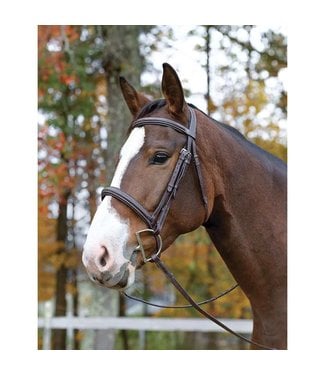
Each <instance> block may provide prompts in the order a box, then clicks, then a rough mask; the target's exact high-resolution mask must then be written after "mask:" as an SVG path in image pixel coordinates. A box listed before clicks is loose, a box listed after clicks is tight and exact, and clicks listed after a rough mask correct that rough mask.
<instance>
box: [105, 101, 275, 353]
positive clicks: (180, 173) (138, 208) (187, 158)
mask: <svg viewBox="0 0 325 375" xmlns="http://www.w3.org/2000/svg"><path fill="white" fill-rule="evenodd" d="M188 109H189V114H190V120H189V127H188V128H186V127H185V126H184V125H181V124H179V123H178V122H176V121H173V120H169V119H164V118H160V117H145V118H140V119H137V120H135V121H133V123H132V124H131V129H134V128H135V127H142V126H146V125H150V126H152V125H157V126H165V127H170V128H172V129H174V130H175V131H177V132H179V133H182V134H184V135H186V136H187V141H186V144H185V145H184V147H183V148H182V149H181V151H180V153H179V157H178V160H177V162H176V165H175V168H174V171H173V173H172V176H171V178H170V180H169V182H168V185H167V187H166V189H165V192H164V193H163V195H162V198H161V200H160V202H159V204H158V206H157V207H156V209H155V210H154V212H153V213H150V212H149V211H148V210H147V209H146V208H145V207H143V206H142V204H140V203H139V202H138V201H137V200H136V199H134V198H133V197H132V196H131V195H129V194H128V193H126V192H124V191H123V190H121V189H119V188H117V187H112V186H111V187H108V188H104V189H103V190H102V194H101V198H102V200H103V199H104V198H105V197H106V196H111V197H113V198H115V199H117V200H119V201H120V202H121V203H123V204H124V205H126V206H127V207H129V208H130V209H131V210H133V211H134V212H135V213H136V214H137V215H138V216H139V217H140V218H141V219H142V220H143V221H144V222H145V223H146V224H147V226H148V228H147V229H143V230H140V231H137V232H136V233H135V234H136V238H137V241H138V246H137V247H136V248H135V251H140V252H141V253H142V256H143V260H144V262H145V263H147V262H153V263H155V265H156V266H157V267H158V268H159V269H160V270H161V271H162V272H163V273H164V275H165V276H166V278H167V279H168V280H169V281H170V282H171V283H172V284H173V285H174V287H175V288H176V289H177V290H178V291H179V292H180V293H181V294H182V295H183V297H184V298H185V299H186V300H187V301H188V302H189V303H190V305H185V306H159V305H155V304H152V303H148V302H146V301H143V300H141V299H138V298H136V297H131V296H129V295H127V294H126V293H123V294H124V295H125V296H127V297H129V298H131V299H133V300H136V301H139V302H144V303H147V304H149V305H152V306H156V307H167V308H185V307H194V308H195V309H196V310H197V311H198V312H199V313H201V314H202V315H203V316H205V317H206V318H208V319H210V320H211V321H213V322H214V323H215V324H217V325H218V326H220V327H221V328H223V329H224V330H225V331H227V332H229V333H231V334H232V335H234V336H236V337H238V338H240V339H241V340H244V341H246V342H248V343H250V344H253V345H255V346H258V347H260V348H262V349H274V348H270V347H268V346H266V345H262V344H259V343H257V342H255V341H253V340H250V339H248V338H246V337H244V336H242V335H240V334H238V333H237V332H235V331H233V330H232V329H231V328H229V327H227V326H226V325H225V324H223V323H222V322H220V321H219V320H218V319H216V318H215V317H213V316H212V315H210V314H209V313H208V312H206V311H205V310H203V309H202V308H201V307H200V305H203V304H205V303H208V302H211V301H213V300H216V299H218V298H220V297H222V296H223V295H225V294H227V293H229V292H231V291H232V290H233V289H235V288H236V287H237V286H238V285H235V286H233V287H232V288H230V289H228V290H227V291H225V292H223V293H222V294H220V295H219V296H217V297H213V298H212V299H210V300H206V301H202V302H200V303H196V302H195V301H194V300H193V299H192V297H191V296H190V295H189V294H188V293H187V292H186V290H185V289H184V288H183V287H182V286H181V284H180V283H179V282H178V281H177V280H176V278H175V276H174V275H173V274H172V273H171V272H170V271H169V270H168V268H167V267H166V266H165V264H164V263H163V262H162V260H161V259H160V257H159V255H160V252H161V250H162V247H163V242H162V238H161V235H160V231H161V229H162V227H163V225H164V223H165V221H166V217H167V214H168V212H169V209H170V206H171V204H172V200H173V199H174V198H175V196H176V192H177V190H178V187H179V184H180V182H181V180H182V178H183V177H184V175H185V173H186V170H187V168H188V166H189V165H190V163H191V161H192V160H193V162H194V166H195V170H196V174H197V177H198V181H199V186H200V192H201V197H202V202H203V204H204V207H205V211H206V217H205V221H207V220H208V200H207V196H206V194H205V186H204V181H203V177H202V172H201V167H200V161H199V158H198V155H197V152H196V143H195V140H196V116H195V112H194V110H193V109H192V108H191V107H188ZM143 233H149V234H151V235H153V236H154V238H155V242H156V249H155V252H154V253H153V254H152V255H151V256H149V257H147V255H146V254H145V249H144V246H143V243H142V239H141V235H142V234H143Z"/></svg>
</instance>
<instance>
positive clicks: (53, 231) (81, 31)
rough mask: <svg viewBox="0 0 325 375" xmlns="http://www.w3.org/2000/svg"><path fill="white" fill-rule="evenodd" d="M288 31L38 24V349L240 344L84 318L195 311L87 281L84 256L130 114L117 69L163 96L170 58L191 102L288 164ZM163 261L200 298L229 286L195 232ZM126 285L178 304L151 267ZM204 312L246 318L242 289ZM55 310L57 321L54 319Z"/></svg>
mask: <svg viewBox="0 0 325 375" xmlns="http://www.w3.org/2000/svg"><path fill="white" fill-rule="evenodd" d="M286 35H287V33H286V30H285V29H283V28H281V27H270V26H265V27H263V26H253V25H238V26H234V25H232V26H227V25H217V26H216V25H193V26H160V25H146V26H139V25H132V26H117V25H115V26H93V25H92V26H39V28H38V129H39V130H38V141H39V146H38V163H39V166H38V186H39V191H38V246H39V248H38V288H39V289H38V300H39V304H38V313H39V342H38V345H39V349H246V348H247V345H246V344H245V343H241V342H238V340H237V339H236V338H233V337H231V336H229V334H226V333H222V332H212V330H211V331H207V332H200V331H196V329H194V325H193V330H186V331H182V330H181V329H173V330H169V331H168V330H166V331H165V330H159V325H158V328H157V327H155V328H154V329H152V330H151V329H148V328H143V327H142V328H141V327H140V323H139V327H138V328H137V329H136V328H133V329H128V330H127V329H115V328H114V327H111V326H109V325H106V326H105V327H103V328H105V329H101V327H100V326H98V325H96V324H95V325H94V324H93V325H92V326H91V325H88V326H87V323H85V322H88V321H90V318H92V317H102V318H105V317H106V318H110V317H128V318H132V319H135V318H139V317H151V318H166V319H167V318H198V315H197V313H196V312H195V311H192V310H176V309H158V308H151V307H146V306H144V305H141V304H139V303H136V302H133V301H126V300H125V298H124V297H123V296H121V295H120V294H119V293H118V292H116V291H110V290H107V289H104V288H101V287H98V286H95V285H94V284H92V283H91V281H90V280H89V279H88V276H87V275H86V273H85V270H84V268H83V266H82V264H81V252H82V246H83V243H84V241H85V237H86V234H87V230H88V228H89V225H90V222H91V218H92V217H93V215H94V213H95V211H96V207H97V204H98V202H99V197H100V192H101V189H102V188H103V187H104V186H107V185H109V183H110V180H111V178H112V175H113V172H114V167H115V162H116V158H117V153H118V150H119V148H120V147H121V145H122V144H123V140H124V139H125V134H126V129H127V127H128V125H129V123H130V120H131V117H130V114H129V111H128V109H127V107H126V105H125V103H124V101H123V99H122V95H121V93H120V89H119V83H118V82H119V76H120V75H123V76H124V77H126V78H127V79H128V80H129V81H130V82H131V83H132V84H133V86H134V87H136V88H137V89H138V90H139V91H142V92H144V93H146V94H147V95H148V96H151V97H152V98H159V97H161V92H160V80H161V75H162V63H163V62H168V63H170V64H171V65H172V66H173V67H174V68H175V69H176V70H177V72H178V74H179V77H180V79H181V81H182V84H183V87H184V89H185V92H186V98H187V101H188V102H190V103H193V104H194V105H196V106H197V107H199V108H200V109H202V110H203V111H205V112H206V113H208V114H209V115H210V116H211V117H213V118H215V119H217V120H219V121H222V122H225V123H227V124H229V125H230V126H234V127H236V128H237V129H238V130H239V131H240V132H242V133H243V134H244V135H245V136H246V137H247V138H248V139H250V140H251V141H252V142H254V143H256V144H258V145H259V146H261V147H262V148H264V149H266V150H267V151H269V152H271V153H273V154H274V155H276V156H278V157H280V158H281V159H283V160H284V161H286V155H287V146H286V116H287V111H286V108H287V88H286V83H287V82H286V81H287V36H286ZM163 258H164V261H166V263H167V265H168V266H169V267H170V268H171V269H172V271H173V272H174V274H175V275H176V277H177V278H178V279H179V281H180V282H181V283H182V285H183V286H184V287H185V288H186V289H187V290H188V291H189V292H190V294H191V295H192V296H193V297H194V298H195V299H196V300H197V301H199V300H203V299H207V298H210V297H212V296H214V295H217V294H218V293H220V292H222V291H223V290H225V289H227V288H229V287H230V286H231V285H233V284H234V280H233V278H232V276H231V274H230V273H229V271H228V270H227V268H226V266H225V265H224V263H223V261H222V259H221V258H220V256H219V255H218V252H217V251H216V250H215V248H214V246H213V245H212V244H211V242H210V240H209V238H208V236H207V235H206V234H205V231H204V230H203V229H202V228H200V229H198V230H197V231H195V232H192V233H190V234H188V235H186V236H181V237H180V238H179V239H178V240H177V241H176V243H175V244H174V245H172V246H171V248H169V249H168V250H167V251H166V252H165V253H164V255H163ZM130 292H131V293H132V294H133V295H136V296H138V297H141V298H145V299H147V300H150V301H154V302H158V303H167V304H183V303H184V301H183V300H182V298H181V297H180V296H179V295H178V294H177V293H176V292H175V291H174V290H173V288H172V287H171V286H170V285H169V284H168V283H166V282H165V279H164V276H163V275H162V274H159V272H158V271H157V270H156V269H155V267H154V265H151V264H147V265H146V266H145V267H144V268H143V269H142V270H141V271H138V275H137V283H136V285H135V287H134V288H133V290H132V291H130ZM206 309H207V310H208V311H209V312H210V313H212V314H214V315H216V316H218V317H222V318H232V319H241V320H243V321H244V320H245V321H246V319H251V311H250V307H249V303H248V300H247V298H246V297H245V295H244V294H243V293H242V292H241V290H240V289H239V288H238V289H236V290H235V291H233V292H232V293H231V294H229V295H227V296H225V297H223V298H222V299H221V300H219V301H216V302H213V303H211V304H210V305H208V306H206ZM57 317H61V318H62V319H63V318H64V319H65V320H62V319H61V324H55V322H56V320H55V319H56V318H57ZM86 318H87V319H88V318H89V319H88V320H86ZM57 321H59V320H57ZM138 321H139V320H138ZM62 322H65V323H62ZM69 322H70V323H69ZM72 322H77V323H76V324H72ZM78 322H79V323H78ZM134 322H136V320H134ZM157 322H158V320H157ZM135 324H136V323H135ZM153 326H154V324H153ZM244 333H247V334H248V335H249V332H244Z"/></svg>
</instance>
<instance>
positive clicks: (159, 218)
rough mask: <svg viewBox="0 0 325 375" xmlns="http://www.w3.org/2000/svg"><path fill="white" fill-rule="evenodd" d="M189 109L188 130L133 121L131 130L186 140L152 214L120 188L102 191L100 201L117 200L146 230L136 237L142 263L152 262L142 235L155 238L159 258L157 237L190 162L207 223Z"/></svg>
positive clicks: (172, 124)
mask: <svg viewBox="0 0 325 375" xmlns="http://www.w3.org/2000/svg"><path fill="white" fill-rule="evenodd" d="M188 109H189V114H190V116H189V124H188V128H187V127H185V126H184V125H182V124H180V123H178V122H176V121H173V120H169V119H165V118H160V117H144V118H140V119H137V120H135V121H133V123H132V124H131V129H134V128H139V127H142V126H146V125H150V126H152V125H156V126H164V127H169V128H172V129H173V130H175V131H177V132H178V133H181V134H184V135H185V136H186V137H187V140H186V143H185V144H184V147H183V148H182V149H181V151H180V153H179V156H178V160H177V163H176V165H175V168H174V171H173V173H172V175H171V178H170V180H169V182H168V184H167V187H166V189H165V191H164V193H163V195H162V197H161V200H160V202H159V204H158V205H157V207H156V209H155V210H154V212H153V213H150V212H148V210H147V209H146V208H145V207H143V205H142V204H141V203H139V202H138V201H137V200H136V199H134V198H133V197H132V196H131V195H129V194H128V193H126V192H125V191H123V190H121V189H119V188H116V187H112V186H111V187H108V188H105V189H103V191H102V194H101V198H102V200H103V199H104V198H105V197H106V196H112V197H113V198H116V199H117V200H119V201H120V202H122V203H123V204H125V205H126V206H127V207H129V208H130V209H131V210H133V211H134V212H135V214H136V215H137V216H139V217H140V218H141V219H142V220H143V221H144V222H145V223H146V225H147V226H148V228H147V229H143V230H140V231H138V232H136V233H135V234H136V238H137V241H138V246H137V247H136V250H140V251H141V253H142V256H143V259H144V262H145V263H146V262H149V261H151V260H152V255H151V256H150V257H147V256H146V254H145V250H144V247H143V243H142V239H141V235H142V234H144V233H149V234H151V235H153V236H154V238H155V241H156V249H155V251H154V252H153V254H155V255H159V254H160V252H161V249H162V246H163V243H162V238H161V235H160V232H161V229H162V228H163V226H164V223H165V221H166V217H167V214H168V212H169V209H170V206H171V204H172V200H173V199H175V196H176V193H177V190H178V187H179V184H180V182H181V180H182V178H183V177H184V175H185V172H186V170H187V168H188V166H189V165H190V163H191V161H193V162H194V166H195V170H196V174H197V177H198V181H199V186H200V191H201V197H202V201H203V204H204V207H205V210H206V220H207V204H208V201H207V197H206V194H205V188H204V181H203V178H202V173H201V167H200V161H199V158H198V155H197V152H196V144H195V138H196V115H195V112H194V110H193V109H192V108H190V107H188Z"/></svg>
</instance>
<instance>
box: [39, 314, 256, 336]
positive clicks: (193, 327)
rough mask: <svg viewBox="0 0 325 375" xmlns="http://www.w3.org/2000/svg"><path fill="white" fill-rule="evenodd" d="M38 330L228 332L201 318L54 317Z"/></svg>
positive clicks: (238, 323) (230, 322) (234, 324)
mask: <svg viewBox="0 0 325 375" xmlns="http://www.w3.org/2000/svg"><path fill="white" fill-rule="evenodd" d="M220 321H221V322H222V323H224V324H226V325H227V326H229V327H230V328H231V329H233V330H234V331H236V332H240V333H251V332H252V327H253V323H252V321H251V320H249V319H220ZM38 327H39V328H49V329H69V328H70V329H99V330H102V329H122V330H137V331H138V330H142V331H198V332H225V331H224V330H223V329H222V328H221V327H219V326H218V325H216V324H214V323H212V322H210V321H209V320H207V319H201V318H149V317H146V318H130V317H52V318H39V319H38Z"/></svg>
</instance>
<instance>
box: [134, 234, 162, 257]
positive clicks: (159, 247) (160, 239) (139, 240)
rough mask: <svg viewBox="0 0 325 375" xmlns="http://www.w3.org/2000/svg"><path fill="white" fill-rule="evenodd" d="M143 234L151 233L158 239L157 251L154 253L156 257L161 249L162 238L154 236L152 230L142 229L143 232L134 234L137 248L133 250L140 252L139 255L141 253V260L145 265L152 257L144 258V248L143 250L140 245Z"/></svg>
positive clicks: (157, 235)
mask: <svg viewBox="0 0 325 375" xmlns="http://www.w3.org/2000/svg"><path fill="white" fill-rule="evenodd" d="M145 232H149V233H152V234H153V235H154V236H155V237H156V238H158V242H159V244H158V250H157V252H156V254H155V255H156V256H158V255H159V254H160V252H161V249H162V238H161V236H160V234H155V232H154V230H153V229H143V230H139V231H138V232H136V233H135V235H136V237H137V240H138V246H137V247H136V248H135V250H140V251H141V253H142V257H143V260H144V262H145V263H147V262H150V261H151V260H152V257H149V258H147V257H146V254H145V252H144V248H143V244H142V240H141V233H145Z"/></svg>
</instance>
